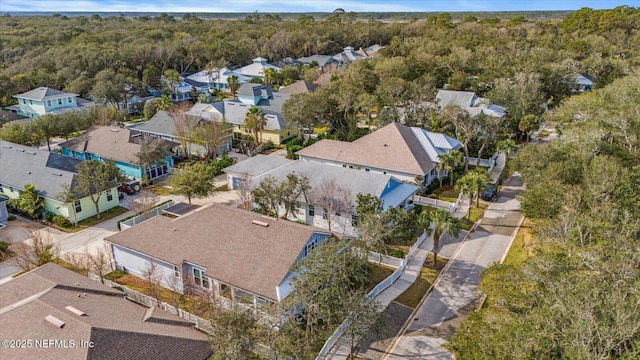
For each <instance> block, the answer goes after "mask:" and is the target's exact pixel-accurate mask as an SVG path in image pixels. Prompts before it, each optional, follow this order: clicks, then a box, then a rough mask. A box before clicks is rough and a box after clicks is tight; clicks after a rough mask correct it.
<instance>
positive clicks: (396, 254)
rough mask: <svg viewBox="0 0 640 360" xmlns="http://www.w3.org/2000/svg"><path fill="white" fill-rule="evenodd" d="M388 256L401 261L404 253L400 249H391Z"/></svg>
mask: <svg viewBox="0 0 640 360" xmlns="http://www.w3.org/2000/svg"><path fill="white" fill-rule="evenodd" d="M389 256H393V257H395V258H400V259H403V258H404V251H402V250H400V249H392V250H391V251H389Z"/></svg>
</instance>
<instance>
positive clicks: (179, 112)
mask: <svg viewBox="0 0 640 360" xmlns="http://www.w3.org/2000/svg"><path fill="white" fill-rule="evenodd" d="M189 108H190V105H189V104H188V103H181V104H179V105H176V106H174V107H173V108H171V110H169V111H168V113H169V116H170V117H171V118H172V119H173V122H174V123H175V128H176V130H175V133H174V134H175V135H176V136H177V137H178V139H179V141H180V147H181V148H182V153H183V155H184V156H189V154H191V139H192V138H193V130H194V129H195V127H196V125H197V124H198V121H200V117H199V116H195V115H191V114H187V111H189Z"/></svg>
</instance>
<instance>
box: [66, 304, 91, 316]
mask: <svg viewBox="0 0 640 360" xmlns="http://www.w3.org/2000/svg"><path fill="white" fill-rule="evenodd" d="M65 309H67V310H69V311H71V312H72V313H74V314H76V315H78V316H82V315H87V314H85V312H84V311H82V310H79V309H76V308H74V307H73V306H71V305H69V306H65Z"/></svg>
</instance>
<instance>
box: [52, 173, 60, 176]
mask: <svg viewBox="0 0 640 360" xmlns="http://www.w3.org/2000/svg"><path fill="white" fill-rule="evenodd" d="M51 175H53V176H62V173H51Z"/></svg>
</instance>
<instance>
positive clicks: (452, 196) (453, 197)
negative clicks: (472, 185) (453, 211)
mask: <svg viewBox="0 0 640 360" xmlns="http://www.w3.org/2000/svg"><path fill="white" fill-rule="evenodd" d="M445 188H446V187H445ZM459 194H460V192H458V191H457V190H454V189H449V190H445V191H443V192H442V193H441V194H440V195H439V196H438V200H442V201H448V202H452V203H454V202H456V201H458V195H459Z"/></svg>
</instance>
